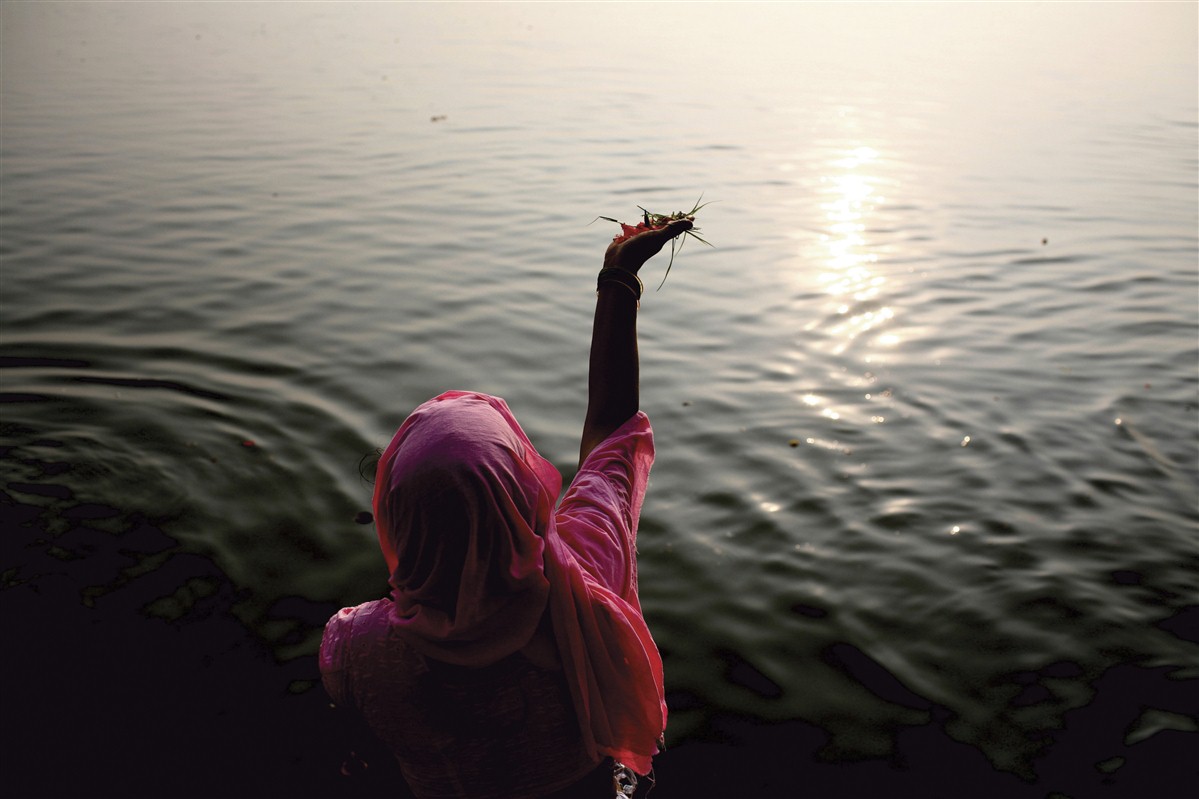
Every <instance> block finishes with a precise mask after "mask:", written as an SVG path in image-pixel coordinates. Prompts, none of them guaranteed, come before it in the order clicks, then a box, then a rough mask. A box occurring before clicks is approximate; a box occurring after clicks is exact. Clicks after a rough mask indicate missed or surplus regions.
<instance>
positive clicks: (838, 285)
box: [818, 147, 899, 355]
mask: <svg viewBox="0 0 1199 799" xmlns="http://www.w3.org/2000/svg"><path fill="white" fill-rule="evenodd" d="M878 157H879V153H878V151H877V150H875V149H874V148H872V147H857V148H854V149H852V150H849V151H848V152H845V153H842V154H840V156H839V157H837V158H834V159H832V160H830V161H829V162H828V165H829V167H830V168H831V169H832V170H834V171H833V172H832V174H828V175H824V176H822V177H821V178H820V193H821V195H822V199H823V201H822V202H821V203H820V209H821V211H823V213H824V216H825V219H826V220H827V224H826V232H825V233H824V234H822V236H821V243H822V244H823V245H824V248H825V249H826V253H825V255H824V257H823V258H822V263H823V265H824V267H823V270H822V271H821V273H820V274H819V276H818V280H819V281H820V283H821V284H822V285H823V286H824V289H825V291H826V292H827V293H828V294H829V295H830V296H832V297H833V298H834V299H835V300H836V303H837V304H836V312H837V315H838V316H840V317H843V318H842V319H840V320H838V321H836V322H834V323H833V325H832V326H831V327H830V328H829V331H828V332H829V334H830V335H831V336H832V338H833V339H834V340H835V341H836V342H837V343H836V345H835V346H834V349H833V352H834V354H838V355H839V354H841V353H843V352H844V351H845V350H846V349H847V348H848V347H849V346H850V345H851V344H852V343H853V342H854V341H855V340H856V339H857V338H858V337H859V336H861V335H863V334H865V333H868V332H869V331H871V330H873V329H874V328H875V327H877V326H878V325H880V324H882V323H884V322H887V321H888V320H890V319H892V318H894V316H895V312H894V311H893V310H892V309H891V308H890V307H887V306H885V305H879V303H878V299H879V297H880V296H881V293H882V287H883V285H884V284H885V282H886V280H885V279H884V278H883V277H882V276H881V275H879V274H877V273H876V272H875V271H874V270H873V269H872V267H873V265H874V264H875V263H877V261H878V254H877V253H875V252H873V251H872V249H871V247H870V243H869V241H868V240H867V238H866V235H865V233H866V221H867V218H868V216H869V215H870V213H871V212H872V211H874V210H875V208H876V207H877V206H878V205H879V204H881V203H883V202H885V198H884V197H883V196H882V194H881V193H879V186H880V184H881V183H882V181H881V179H880V178H879V177H877V176H876V175H875V174H874V170H873V169H872V165H874V164H875V163H876V162H877V160H878ZM876 341H877V343H879V344H884V345H888V346H894V345H895V344H898V343H899V342H898V338H897V337H895V336H894V335H891V336H889V337H887V338H885V339H883V338H879V339H877V340H876Z"/></svg>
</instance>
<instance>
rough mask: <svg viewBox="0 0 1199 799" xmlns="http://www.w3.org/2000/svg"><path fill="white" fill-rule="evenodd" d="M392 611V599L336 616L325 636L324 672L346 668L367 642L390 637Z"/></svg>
mask: <svg viewBox="0 0 1199 799" xmlns="http://www.w3.org/2000/svg"><path fill="white" fill-rule="evenodd" d="M391 607H392V602H391V600H390V599H376V600H373V601H371V602H364V603H362V604H361V605H355V606H354V607H349V608H342V609H341V610H339V611H337V613H334V614H333V616H332V617H331V618H330V619H329V621H327V622H326V623H325V632H324V634H323V635H322V636H321V648H320V666H321V671H337V670H341V669H344V668H346V667H347V665H348V663H349V661H350V659H351V657H352V653H353V651H354V650H355V649H358V648H361V644H362V643H365V640H364V639H368V638H372V637H375V636H386V634H387V631H388V628H389V625H388V623H387V620H388V617H389V616H390V614H391Z"/></svg>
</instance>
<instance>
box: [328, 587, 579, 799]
mask: <svg viewBox="0 0 1199 799" xmlns="http://www.w3.org/2000/svg"><path fill="white" fill-rule="evenodd" d="M391 611H392V602H391V601H390V600H386V599H382V600H378V601H375V602H368V603H366V604H364V605H359V606H358V607H356V608H348V609H347V610H344V611H342V612H341V613H340V614H338V616H336V617H334V619H333V620H331V621H330V624H329V625H328V627H327V628H326V631H325V640H324V641H323V643H322V645H321V651H322V661H323V662H322V671H323V672H324V683H325V687H326V690H328V691H329V694H330V695H331V696H332V697H333V699H334V701H335V702H337V704H339V705H342V706H347V707H351V708H354V709H356V710H357V712H359V713H361V714H362V717H363V719H364V720H365V721H366V723H367V725H368V726H369V727H370V728H371V730H372V732H374V734H375V735H376V736H377V737H378V738H379V739H380V740H381V741H382V742H383V743H385V744H386V745H387V746H388V747H389V748H390V749H391V750H392V752H394V753H395V755H396V758H397V759H398V760H399V762H400V767H401V769H402V771H403V773H404V778H405V779H406V780H407V782H408V783H409V785H410V786H411V788H412V789H413V792H414V793H416V795H417V796H419V797H422V798H423V797H463V796H467V797H477V799H505V798H506V797H519V796H529V795H533V794H537V795H541V794H543V793H545V792H547V791H555V790H558V789H560V788H563V787H566V786H569V785H573V784H575V783H576V782H578V781H579V780H580V779H582V778H583V777H585V776H586V775H587V774H588V773H589V772H591V771H592V770H593V769H594V768H595V763H594V762H593V761H592V759H591V758H590V757H589V756H588V754H587V751H586V749H585V747H584V745H583V741H582V739H581V737H580V734H579V723H578V719H577V717H576V715H575V712H574V707H573V703H572V702H571V698H570V692H569V690H568V688H567V685H566V682H565V679H564V678H563V674H562V671H561V669H560V668H554V667H550V668H544V667H541V666H538V665H535V664H534V663H533V662H531V661H530V660H529V659H528V658H526V657H525V656H524V655H523V654H521V653H519V652H517V653H515V654H513V655H510V656H508V657H506V658H503V659H502V660H500V661H498V662H496V663H493V664H491V665H489V666H485V667H482V668H472V667H467V666H453V665H449V664H446V663H440V662H438V661H436V660H433V659H432V658H426V657H424V656H422V655H420V654H419V653H417V652H416V651H414V650H413V649H412V647H410V646H409V645H408V644H406V643H405V642H404V641H403V639H402V638H401V637H400V636H399V635H397V634H396V632H395V629H394V626H393V625H391V624H389V623H388V620H389V616H390V614H391Z"/></svg>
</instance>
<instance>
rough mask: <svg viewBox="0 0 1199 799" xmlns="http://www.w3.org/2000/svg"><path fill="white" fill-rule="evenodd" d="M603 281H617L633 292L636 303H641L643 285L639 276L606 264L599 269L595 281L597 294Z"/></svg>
mask: <svg viewBox="0 0 1199 799" xmlns="http://www.w3.org/2000/svg"><path fill="white" fill-rule="evenodd" d="M605 283H618V284H620V285H621V286H624V287H625V288H626V289H628V290H629V291H631V292H633V297H635V298H636V300H637V305H638V307H640V305H641V292H642V290H644V288H645V286H644V284H642V282H641V278H639V277H637V275H635V274H633V273H632V272H630V271H629V270H627V269H620V268H619V267H615V266H606V267H604V268H603V269H601V270H600V273H599V277H598V278H596V281H595V291H596V293H597V294H598V293H599V289H600V286H602V285H604V284H605Z"/></svg>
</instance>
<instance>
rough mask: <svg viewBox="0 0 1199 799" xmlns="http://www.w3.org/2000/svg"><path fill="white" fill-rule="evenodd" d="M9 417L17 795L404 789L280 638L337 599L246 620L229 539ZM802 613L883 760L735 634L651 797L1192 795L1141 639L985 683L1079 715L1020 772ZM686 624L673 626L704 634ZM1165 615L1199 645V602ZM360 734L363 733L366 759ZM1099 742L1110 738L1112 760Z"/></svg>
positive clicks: (1026, 703) (1158, 669) (316, 625)
mask: <svg viewBox="0 0 1199 799" xmlns="http://www.w3.org/2000/svg"><path fill="white" fill-rule="evenodd" d="M3 432H4V435H5V439H6V441H7V442H9V445H8V446H6V447H5V449H4V450H3V453H2V458H3V461H4V464H5V468H6V470H7V471H8V472H9V474H10V475H13V476H15V477H16V478H17V479H14V480H12V481H10V482H9V483H8V484H7V486H6V490H5V491H4V492H3V494H2V495H0V513H2V520H3V525H4V529H5V531H6V534H5V536H4V537H3V539H2V540H3V545H4V551H3V552H2V553H0V554H2V555H3V557H4V561H5V562H9V563H13V562H15V563H21V564H22V565H21V566H20V567H19V568H12V569H9V570H8V571H7V572H5V573H4V574H3V575H0V579H2V580H3V587H2V594H3V598H4V601H3V603H2V605H0V608H2V611H0V612H2V615H3V619H4V628H5V630H6V637H7V640H8V646H9V647H10V648H11V649H10V651H12V652H17V653H21V654H22V655H23V656H22V657H18V658H9V659H6V664H5V667H4V678H5V681H6V684H7V685H9V686H12V687H14V688H17V689H19V690H11V691H6V703H5V704H6V713H8V714H12V715H10V716H9V719H10V722H15V723H8V724H6V725H4V727H5V741H4V751H5V755H6V759H9V760H10V762H15V763H19V764H20V767H19V768H14V769H9V770H8V772H9V777H8V780H9V783H8V785H7V786H6V789H7V790H8V791H9V792H10V795H14V796H102V795H103V796H247V797H262V796H283V795H301V796H382V795H391V796H395V795H404V794H403V789H402V787H401V788H400V789H399V791H397V786H401V785H402V782H401V781H400V777H399V774H398V770H397V769H396V768H395V767H394V765H393V764H392V763H391V762H390V758H389V757H388V756H387V754H386V753H383V752H379V751H377V750H375V749H373V748H372V745H371V744H370V743H369V740H368V739H366V738H363V737H361V736H360V734H359V731H357V730H355V729H353V727H352V726H350V725H347V724H346V723H345V720H344V719H340V718H339V717H338V715H337V714H336V713H335V712H333V711H332V710H331V709H330V707H329V705H328V701H327V697H326V696H325V695H324V693H323V691H322V690H321V689H320V687H319V674H318V671H317V668H316V662H315V657H314V656H313V655H312V654H304V655H300V656H296V657H281V656H280V647H279V646H278V644H279V643H284V644H285V643H286V642H287V641H288V640H289V639H290V640H291V641H293V642H299V641H301V640H304V639H306V638H308V637H309V636H310V635H311V634H312V633H313V632H314V631H319V630H320V628H321V627H323V624H324V621H325V620H326V619H327V618H328V616H329V615H330V614H331V613H332V612H334V611H335V610H336V607H337V605H336V604H331V603H323V602H315V601H312V600H310V599H306V598H303V597H300V596H285V597H280V598H278V599H277V600H276V601H274V602H273V603H272V605H271V607H270V608H268V609H266V610H265V613H264V614H263V615H264V617H265V621H266V623H267V624H268V625H269V624H274V625H275V633H276V635H277V637H276V639H275V640H276V642H277V643H276V645H275V646H270V645H268V644H267V643H266V641H264V640H263V639H262V638H260V637H259V636H256V635H247V629H246V626H245V624H246V622H245V617H246V608H245V605H246V603H247V602H251V603H252V602H253V599H252V597H250V596H249V592H248V591H246V590H245V589H238V588H237V587H236V585H235V584H234V583H233V581H231V580H230V579H229V577H228V576H227V575H226V574H224V572H223V571H222V570H221V568H220V567H219V566H218V565H217V564H216V562H215V561H214V559H213V558H212V557H207V556H205V555H202V554H198V553H197V552H195V551H194V547H187V546H181V545H180V543H179V541H177V540H176V539H174V538H172V537H171V536H170V535H169V533H168V532H167V531H169V529H170V527H171V525H172V520H171V519H169V518H164V517H154V516H148V515H145V514H142V513H131V512H129V511H127V510H122V509H118V508H114V507H111V506H109V505H106V504H103V503H98V502H81V501H79V499H78V498H77V497H75V495H74V492H73V491H72V489H71V488H70V487H68V485H67V484H66V483H68V482H70V477H68V475H70V473H71V472H72V469H73V464H70V463H67V462H64V461H62V460H58V459H56V458H55V455H56V454H57V453H58V452H59V450H60V446H59V445H60V444H61V442H56V441H53V440H49V439H46V438H42V437H39V435H38V434H37V431H36V430H34V429H32V428H27V427H16V426H13V425H6V427H5V429H4V431H3ZM648 527H649V529H648V530H646V531H645V532H646V533H647V534H648V535H649V536H651V537H652V536H653V534H654V530H653V524H652V523H650V525H649V526H648ZM764 567H765V568H766V569H767V570H768V571H769V569H770V564H769V563H767V564H764ZM1116 579H1117V581H1118V582H1120V583H1121V584H1122V585H1123V586H1124V587H1125V588H1126V589H1128V590H1135V589H1136V587H1137V586H1138V585H1139V584H1140V583H1141V582H1142V577H1141V575H1140V574H1138V573H1137V572H1135V571H1126V572H1122V573H1120V574H1118V575H1116ZM383 588H385V587H383V586H381V587H380V592H379V593H382V589H383ZM789 612H790V614H791V615H792V617H793V618H794V619H796V620H797V622H798V625H799V628H802V632H803V635H804V636H805V637H806V638H807V639H809V640H811V641H814V642H815V643H812V644H810V648H811V651H812V654H813V657H814V658H816V659H818V660H819V661H820V663H821V664H822V665H823V666H824V667H827V669H829V670H830V673H836V674H839V675H841V677H842V678H844V679H846V680H849V681H851V682H852V684H854V685H856V686H858V690H862V691H865V692H866V693H867V694H869V695H870V696H871V697H872V701H874V702H875V704H876V707H877V706H885V707H887V708H890V709H891V710H890V711H889V712H888V713H887V714H885V715H884V716H883V717H879V718H876V719H873V720H872V724H876V725H881V726H882V727H884V728H886V729H889V737H888V740H889V741H890V744H889V746H888V747H887V749H886V750H885V751H877V752H876V753H875V755H874V756H866V755H864V752H865V751H867V750H869V749H870V748H871V747H873V746H874V743H872V742H871V741H870V740H862V741H859V742H857V744H858V745H857V746H854V745H853V744H852V743H851V749H849V750H843V749H841V748H840V747H839V746H838V745H837V743H836V742H837V741H840V742H843V741H844V740H846V739H845V736H844V734H842V735H840V736H838V738H837V739H833V738H832V737H831V736H830V734H829V733H828V732H827V731H826V730H824V729H822V728H821V727H819V726H817V725H815V724H812V723H808V722H802V721H787V720H778V721H769V720H767V719H766V718H763V717H762V716H761V714H759V713H757V712H755V711H754V708H755V701H749V702H745V701H737V700H739V699H745V698H747V697H750V698H756V700H757V702H758V703H762V702H764V703H769V702H771V701H774V700H777V699H778V698H780V696H781V694H782V693H783V692H784V690H785V689H784V688H782V687H781V686H780V685H779V684H778V683H776V682H775V681H774V680H772V679H771V678H770V677H768V676H766V674H764V673H763V672H762V671H761V670H760V669H759V668H758V667H757V666H756V665H755V664H754V663H752V662H750V661H749V660H746V659H745V658H744V657H743V656H742V655H740V654H738V653H737V652H736V651H733V650H731V649H720V648H717V649H716V650H715V651H713V652H710V653H708V657H705V658H702V660H704V661H706V662H709V663H711V662H715V663H718V664H722V665H720V667H719V668H720V670H721V672H722V673H721V674H720V675H719V676H720V678H721V679H722V681H723V682H724V684H725V685H726V689H727V690H728V691H729V692H730V693H731V694H732V699H733V701H731V702H729V704H728V706H726V707H723V708H718V709H712V708H707V709H706V711H705V712H703V713H702V714H701V715H700V717H699V720H698V721H696V720H695V719H694V717H693V718H692V719H691V720H690V721H689V720H688V716H689V714H693V713H694V711H696V710H699V709H700V708H702V707H703V706H704V704H705V700H704V699H703V698H701V696H699V695H697V694H695V693H692V692H690V691H689V690H687V688H686V687H685V686H686V684H687V682H688V678H687V675H686V669H685V668H684V669H678V670H677V671H676V673H675V674H673V675H672V678H673V679H672V680H671V684H672V686H674V687H672V688H671V690H670V691H669V692H668V704H669V706H670V709H671V713H672V715H673V716H674V717H675V719H676V720H677V721H679V722H682V725H683V726H684V728H685V733H683V734H677V733H676V734H675V735H674V736H673V737H674V740H677V741H678V743H677V745H672V746H671V748H669V749H668V750H667V751H666V752H665V753H664V754H663V755H661V756H659V757H658V758H657V759H656V761H655V764H656V777H657V780H658V782H657V784H656V787H655V788H654V790H653V795H654V796H665V797H708V796H717V795H733V796H746V797H785V796H795V795H801V794H802V795H810V796H824V797H864V796H879V795H886V796H895V797H905V796H912V797H916V796H922V797H923V796H946V797H948V796H964V795H969V796H978V797H1024V796H1027V797H1034V796H1035V797H1044V796H1053V795H1061V796H1073V797H1082V796H1111V797H1146V796H1154V797H1172V796H1183V795H1186V794H1187V790H1188V789H1187V787H1186V786H1187V784H1188V782H1187V774H1188V773H1189V766H1187V765H1186V764H1187V763H1188V762H1189V761H1188V759H1187V753H1188V752H1190V751H1191V749H1192V747H1191V739H1192V737H1193V735H1192V734H1193V731H1194V726H1195V725H1194V722H1193V720H1192V719H1193V717H1194V714H1195V711H1196V710H1197V709H1199V708H1197V707H1196V701H1195V697H1194V693H1193V690H1192V689H1191V685H1190V684H1188V682H1186V681H1180V680H1179V679H1177V676H1178V675H1177V670H1176V669H1175V668H1174V667H1172V666H1167V665H1155V664H1153V663H1151V662H1139V663H1138V662H1136V661H1137V656H1136V655H1135V653H1133V652H1129V653H1125V655H1126V660H1127V661H1128V662H1123V663H1119V664H1117V665H1113V666H1110V667H1107V668H1103V669H1099V670H1092V671H1088V670H1087V669H1086V668H1085V667H1083V666H1080V665H1079V664H1078V663H1075V662H1072V661H1070V660H1069V659H1066V660H1062V661H1059V662H1056V663H1050V664H1048V665H1045V666H1043V667H1040V668H1035V669H1027V670H1020V671H1013V672H1011V673H1009V674H1007V675H1005V677H1004V683H1003V684H1002V685H991V686H987V690H992V691H994V690H1000V691H1004V692H1006V693H1008V694H1009V697H1010V698H1009V700H1008V704H1009V708H1010V712H1012V713H1017V714H1018V713H1020V712H1021V709H1023V708H1032V707H1035V706H1037V705H1038V704H1040V703H1045V702H1049V703H1051V704H1054V705H1056V706H1057V709H1058V710H1059V711H1061V723H1060V724H1058V723H1050V724H1048V725H1045V726H1040V727H1038V726H1037V725H1036V724H1030V723H1028V722H1027V720H1025V721H1022V722H1020V723H1019V724H1018V725H1017V726H1018V728H1019V729H1020V730H1021V731H1022V732H1021V734H1023V735H1025V736H1027V737H1028V738H1030V739H1032V740H1033V741H1035V743H1036V744H1037V745H1038V748H1039V749H1040V750H1041V753H1040V754H1039V755H1038V756H1037V757H1035V758H1034V759H1033V761H1032V762H1033V770H1032V771H1029V772H1026V773H1025V774H1024V775H1023V776H1020V775H1018V774H1014V773H1011V772H1004V771H999V770H997V769H996V768H995V766H994V765H993V764H992V763H990V762H988V761H987V759H986V758H985V757H984V756H983V755H982V753H981V751H980V750H979V749H978V748H977V747H975V746H970V745H968V744H964V743H961V742H959V741H958V740H957V739H956V738H957V736H956V735H955V734H954V730H953V724H954V722H955V711H953V710H950V709H949V708H947V707H945V706H943V705H941V704H939V703H937V702H936V701H932V700H930V699H928V698H926V697H925V696H922V695H921V692H920V691H919V690H912V689H911V688H910V687H908V686H907V685H905V684H903V683H902V682H900V681H899V680H897V679H896V677H895V676H894V674H893V673H892V670H891V669H889V668H887V667H886V666H884V665H883V664H881V663H880V662H879V661H877V660H876V659H875V658H873V657H872V656H871V655H869V654H867V653H866V652H863V651H862V650H861V649H859V648H858V646H856V645H855V644H854V643H852V642H851V641H850V640H846V638H847V637H843V636H841V635H840V634H839V633H838V632H836V631H835V625H833V626H832V627H831V628H830V622H831V621H833V620H834V618H835V613H834V612H833V611H831V610H830V608H829V607H827V606H823V605H822V604H820V603H817V604H804V603H797V604H796V605H795V606H793V607H791V608H790V609H789ZM251 615H256V614H251ZM831 615H832V617H830V616H831ZM260 621H261V619H260ZM669 626H670V623H669V620H666V627H667V630H665V631H664V632H665V635H663V636H662V637H663V638H664V639H665V640H668V641H683V640H686V637H685V636H683V635H681V634H672V633H670V632H669ZM1156 626H1157V627H1158V628H1159V629H1160V630H1161V631H1162V632H1164V633H1166V634H1169V635H1171V636H1176V637H1178V638H1180V639H1183V640H1187V641H1195V640H1196V639H1199V635H1196V632H1197V627H1199V610H1196V609H1195V608H1191V609H1190V610H1188V611H1184V612H1183V613H1179V614H1177V615H1174V616H1173V617H1171V618H1169V619H1167V620H1165V621H1163V622H1160V623H1159V624H1158V625H1156ZM309 651H310V650H309ZM1008 654H1011V653H1008ZM1117 654H1119V653H1117ZM677 655H678V653H675V652H671V651H670V648H669V647H665V648H664V656H665V657H666V658H667V660H668V661H670V662H674V663H676V664H677V663H680V660H679V658H678V657H677ZM682 662H683V663H685V662H686V660H685V659H684V660H683V661H682ZM946 665H947V666H948V664H946ZM809 670H810V669H809ZM810 671H811V673H812V674H813V676H817V677H818V676H819V674H820V673H821V672H820V671H818V670H810ZM710 679H711V675H709V676H707V677H705V678H703V679H702V680H701V684H703V683H704V682H708V681H709V680H710ZM831 687H832V686H830V688H831ZM981 687H982V686H980V688H981ZM808 688H809V690H811V691H819V690H821V689H820V686H818V685H809V686H808ZM735 706H740V707H741V708H745V709H742V710H733V709H732V707H735ZM1147 708H1148V709H1149V710H1147ZM1130 718H1131V719H1137V721H1136V723H1135V724H1133V725H1131V726H1130V725H1129V723H1128V720H1129V719H1130ZM829 721H830V722H833V721H835V720H832V719H830V720H829ZM869 737H871V738H873V737H874V736H873V735H871V736H869ZM347 741H357V742H358V749H357V754H356V755H355V756H353V757H351V756H350V755H349V753H348V752H347V743H346V742H347ZM875 743H877V740H876V741H875ZM993 743H994V742H993ZM1016 748H1019V747H1018V746H1017V747H1016ZM1096 752H1103V753H1105V756H1104V757H1103V758H1102V759H1101V760H1098V761H1097V760H1096V759H1095V758H1096V755H1095V753H1096ZM64 758H66V759H69V761H70V768H64V763H63V759H64ZM362 761H365V762H366V763H368V764H369V767H368V768H365V769H364V768H363V767H362ZM716 785H719V786H720V788H719V789H718V790H714V789H713V786H716Z"/></svg>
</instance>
